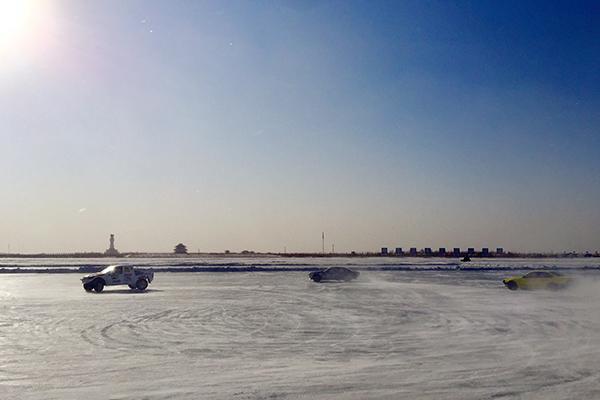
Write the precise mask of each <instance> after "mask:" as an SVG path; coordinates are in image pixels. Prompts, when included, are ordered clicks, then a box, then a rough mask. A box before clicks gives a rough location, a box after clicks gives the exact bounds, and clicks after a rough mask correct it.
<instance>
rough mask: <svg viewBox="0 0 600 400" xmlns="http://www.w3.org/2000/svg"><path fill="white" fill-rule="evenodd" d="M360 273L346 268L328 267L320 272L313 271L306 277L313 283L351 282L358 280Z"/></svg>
mask: <svg viewBox="0 0 600 400" xmlns="http://www.w3.org/2000/svg"><path fill="white" fill-rule="evenodd" d="M358 275H360V272H358V271H352V270H351V269H350V268H346V267H329V268H326V269H323V270H320V271H313V272H311V273H310V274H308V277H309V278H310V279H312V280H313V281H315V282H324V281H351V280H353V279H356V278H358Z"/></svg>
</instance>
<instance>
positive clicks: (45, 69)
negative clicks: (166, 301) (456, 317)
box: [0, 1, 600, 252]
mask: <svg viewBox="0 0 600 400" xmlns="http://www.w3.org/2000/svg"><path fill="white" fill-rule="evenodd" d="M32 4H33V5H32V9H34V11H32V15H33V14H34V13H35V14H36V18H31V19H30V21H29V22H28V24H30V25H29V26H26V28H27V30H28V31H29V32H28V35H29V36H28V40H25V39H24V36H26V35H21V37H14V38H11V40H12V41H13V46H12V50H11V51H10V52H8V51H7V52H5V53H4V54H2V53H0V56H3V57H4V59H5V62H3V63H0V110H1V111H0V135H1V139H2V143H3V146H2V148H1V149H0V174H2V176H3V182H5V183H4V188H5V193H7V194H8V195H6V196H3V198H2V199H0V217H1V219H2V221H3V222H2V224H1V225H0V244H2V243H4V245H6V246H8V244H10V245H11V248H12V249H13V251H24V252H25V251H77V250H101V249H103V248H104V247H105V246H106V244H105V242H106V238H107V236H108V233H111V232H114V233H115V234H117V244H118V246H119V247H120V248H121V249H122V250H149V251H150V250H157V251H168V250H170V249H171V248H172V245H173V244H175V243H177V242H180V241H182V242H184V243H186V244H188V246H189V247H190V248H192V249H201V250H203V251H222V250H225V249H231V250H242V249H246V248H247V249H255V250H263V251H264V250H273V251H281V250H282V249H283V247H284V246H286V247H287V248H288V250H289V251H312V250H319V249H320V239H321V237H320V233H321V231H325V232H326V233H327V241H328V247H329V244H330V243H332V242H334V243H335V244H336V249H338V250H340V251H350V250H376V249H378V248H379V247H381V246H385V245H387V246H390V247H395V246H402V247H413V246H414V247H425V246H430V247H439V246H445V247H454V246H461V247H466V246H470V247H473V246H475V247H481V246H487V247H492V248H493V247H497V246H503V247H505V248H508V249H515V250H539V251H550V250H552V251H562V250H571V249H574V250H595V249H600V210H599V208H598V204H600V161H599V158H598V149H600V131H599V128H600V113H599V110H600V108H599V106H600V74H599V73H598V71H599V70H600V68H599V66H600V60H599V58H600V48H599V47H600V32H599V31H600V24H599V21H598V15H600V6H599V5H598V3H597V2H596V3H594V2H548V1H544V2H517V1H515V2H493V1H473V2H446V1H440V2H425V1H415V2H397V1H392V2H346V1H344V2H330V1H324V2H318V1H302V2H301V1H298V2H296V1H284V2H267V1H263V2H245V1H244V2H200V1H168V2H167V1H102V2H100V1H47V2H44V3H43V4H44V6H43V7H42V6H40V5H39V4H42V3H40V2H33V3H32ZM36 7H37V8H38V9H37V10H35V8H36Z"/></svg>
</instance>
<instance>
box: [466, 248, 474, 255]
mask: <svg viewBox="0 0 600 400" xmlns="http://www.w3.org/2000/svg"><path fill="white" fill-rule="evenodd" d="M467 254H468V255H470V256H472V255H473V254H475V248H474V247H469V248H468V249H467Z"/></svg>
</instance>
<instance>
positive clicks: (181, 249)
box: [173, 243, 188, 254]
mask: <svg viewBox="0 0 600 400" xmlns="http://www.w3.org/2000/svg"><path fill="white" fill-rule="evenodd" d="M187 252H188V251H187V247H186V246H185V244H183V243H179V244H178V245H177V246H175V248H174V249H173V253H175V254H187Z"/></svg>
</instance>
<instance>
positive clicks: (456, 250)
mask: <svg viewBox="0 0 600 400" xmlns="http://www.w3.org/2000/svg"><path fill="white" fill-rule="evenodd" d="M452 255H453V256H454V257H460V247H455V248H454V249H452Z"/></svg>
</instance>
